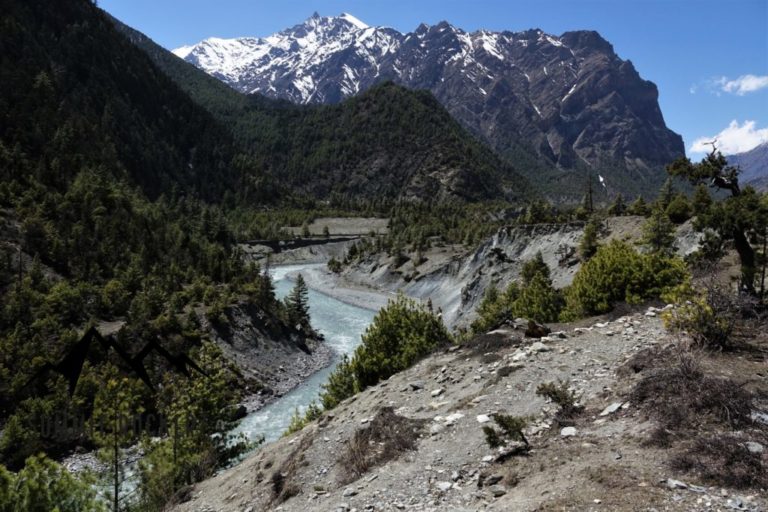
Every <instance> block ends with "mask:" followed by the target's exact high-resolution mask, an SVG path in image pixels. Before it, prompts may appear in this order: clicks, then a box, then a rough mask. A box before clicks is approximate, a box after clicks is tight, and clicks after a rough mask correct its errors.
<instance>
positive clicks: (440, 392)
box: [430, 388, 445, 397]
mask: <svg viewBox="0 0 768 512" xmlns="http://www.w3.org/2000/svg"><path fill="white" fill-rule="evenodd" d="M443 393H445V389H443V388H438V389H436V390H434V391H432V392H431V393H430V395H432V396H433V397H435V396H440V395H442V394H443Z"/></svg>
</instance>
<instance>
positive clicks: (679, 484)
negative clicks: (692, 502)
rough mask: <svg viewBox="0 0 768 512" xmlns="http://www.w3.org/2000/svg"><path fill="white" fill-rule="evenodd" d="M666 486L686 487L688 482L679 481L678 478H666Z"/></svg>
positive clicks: (674, 487) (673, 487)
mask: <svg viewBox="0 0 768 512" xmlns="http://www.w3.org/2000/svg"><path fill="white" fill-rule="evenodd" d="M667 487H669V488H670V489H687V488H688V484H686V483H685V482H681V481H680V480H675V479H674V478H667Z"/></svg>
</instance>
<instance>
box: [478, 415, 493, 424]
mask: <svg viewBox="0 0 768 512" xmlns="http://www.w3.org/2000/svg"><path fill="white" fill-rule="evenodd" d="M489 421H491V418H490V417H489V416H488V415H487V414H478V415H477V422H478V423H488V422H489Z"/></svg>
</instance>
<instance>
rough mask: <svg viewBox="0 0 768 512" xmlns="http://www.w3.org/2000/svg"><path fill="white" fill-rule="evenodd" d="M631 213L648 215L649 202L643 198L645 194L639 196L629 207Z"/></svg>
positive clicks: (642, 215)
mask: <svg viewBox="0 0 768 512" xmlns="http://www.w3.org/2000/svg"><path fill="white" fill-rule="evenodd" d="M629 213H631V214H632V215H639V216H641V217H646V216H647V215H648V204H647V203H646V202H645V199H643V196H637V199H635V201H634V202H633V203H632V205H631V206H630V207H629Z"/></svg>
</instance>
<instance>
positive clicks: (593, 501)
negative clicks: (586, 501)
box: [592, 498, 603, 505]
mask: <svg viewBox="0 0 768 512" xmlns="http://www.w3.org/2000/svg"><path fill="white" fill-rule="evenodd" d="M602 502H603V500H600V499H597V498H595V499H594V500H592V503H594V504H595V505H599V504H601V503H602Z"/></svg>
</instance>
